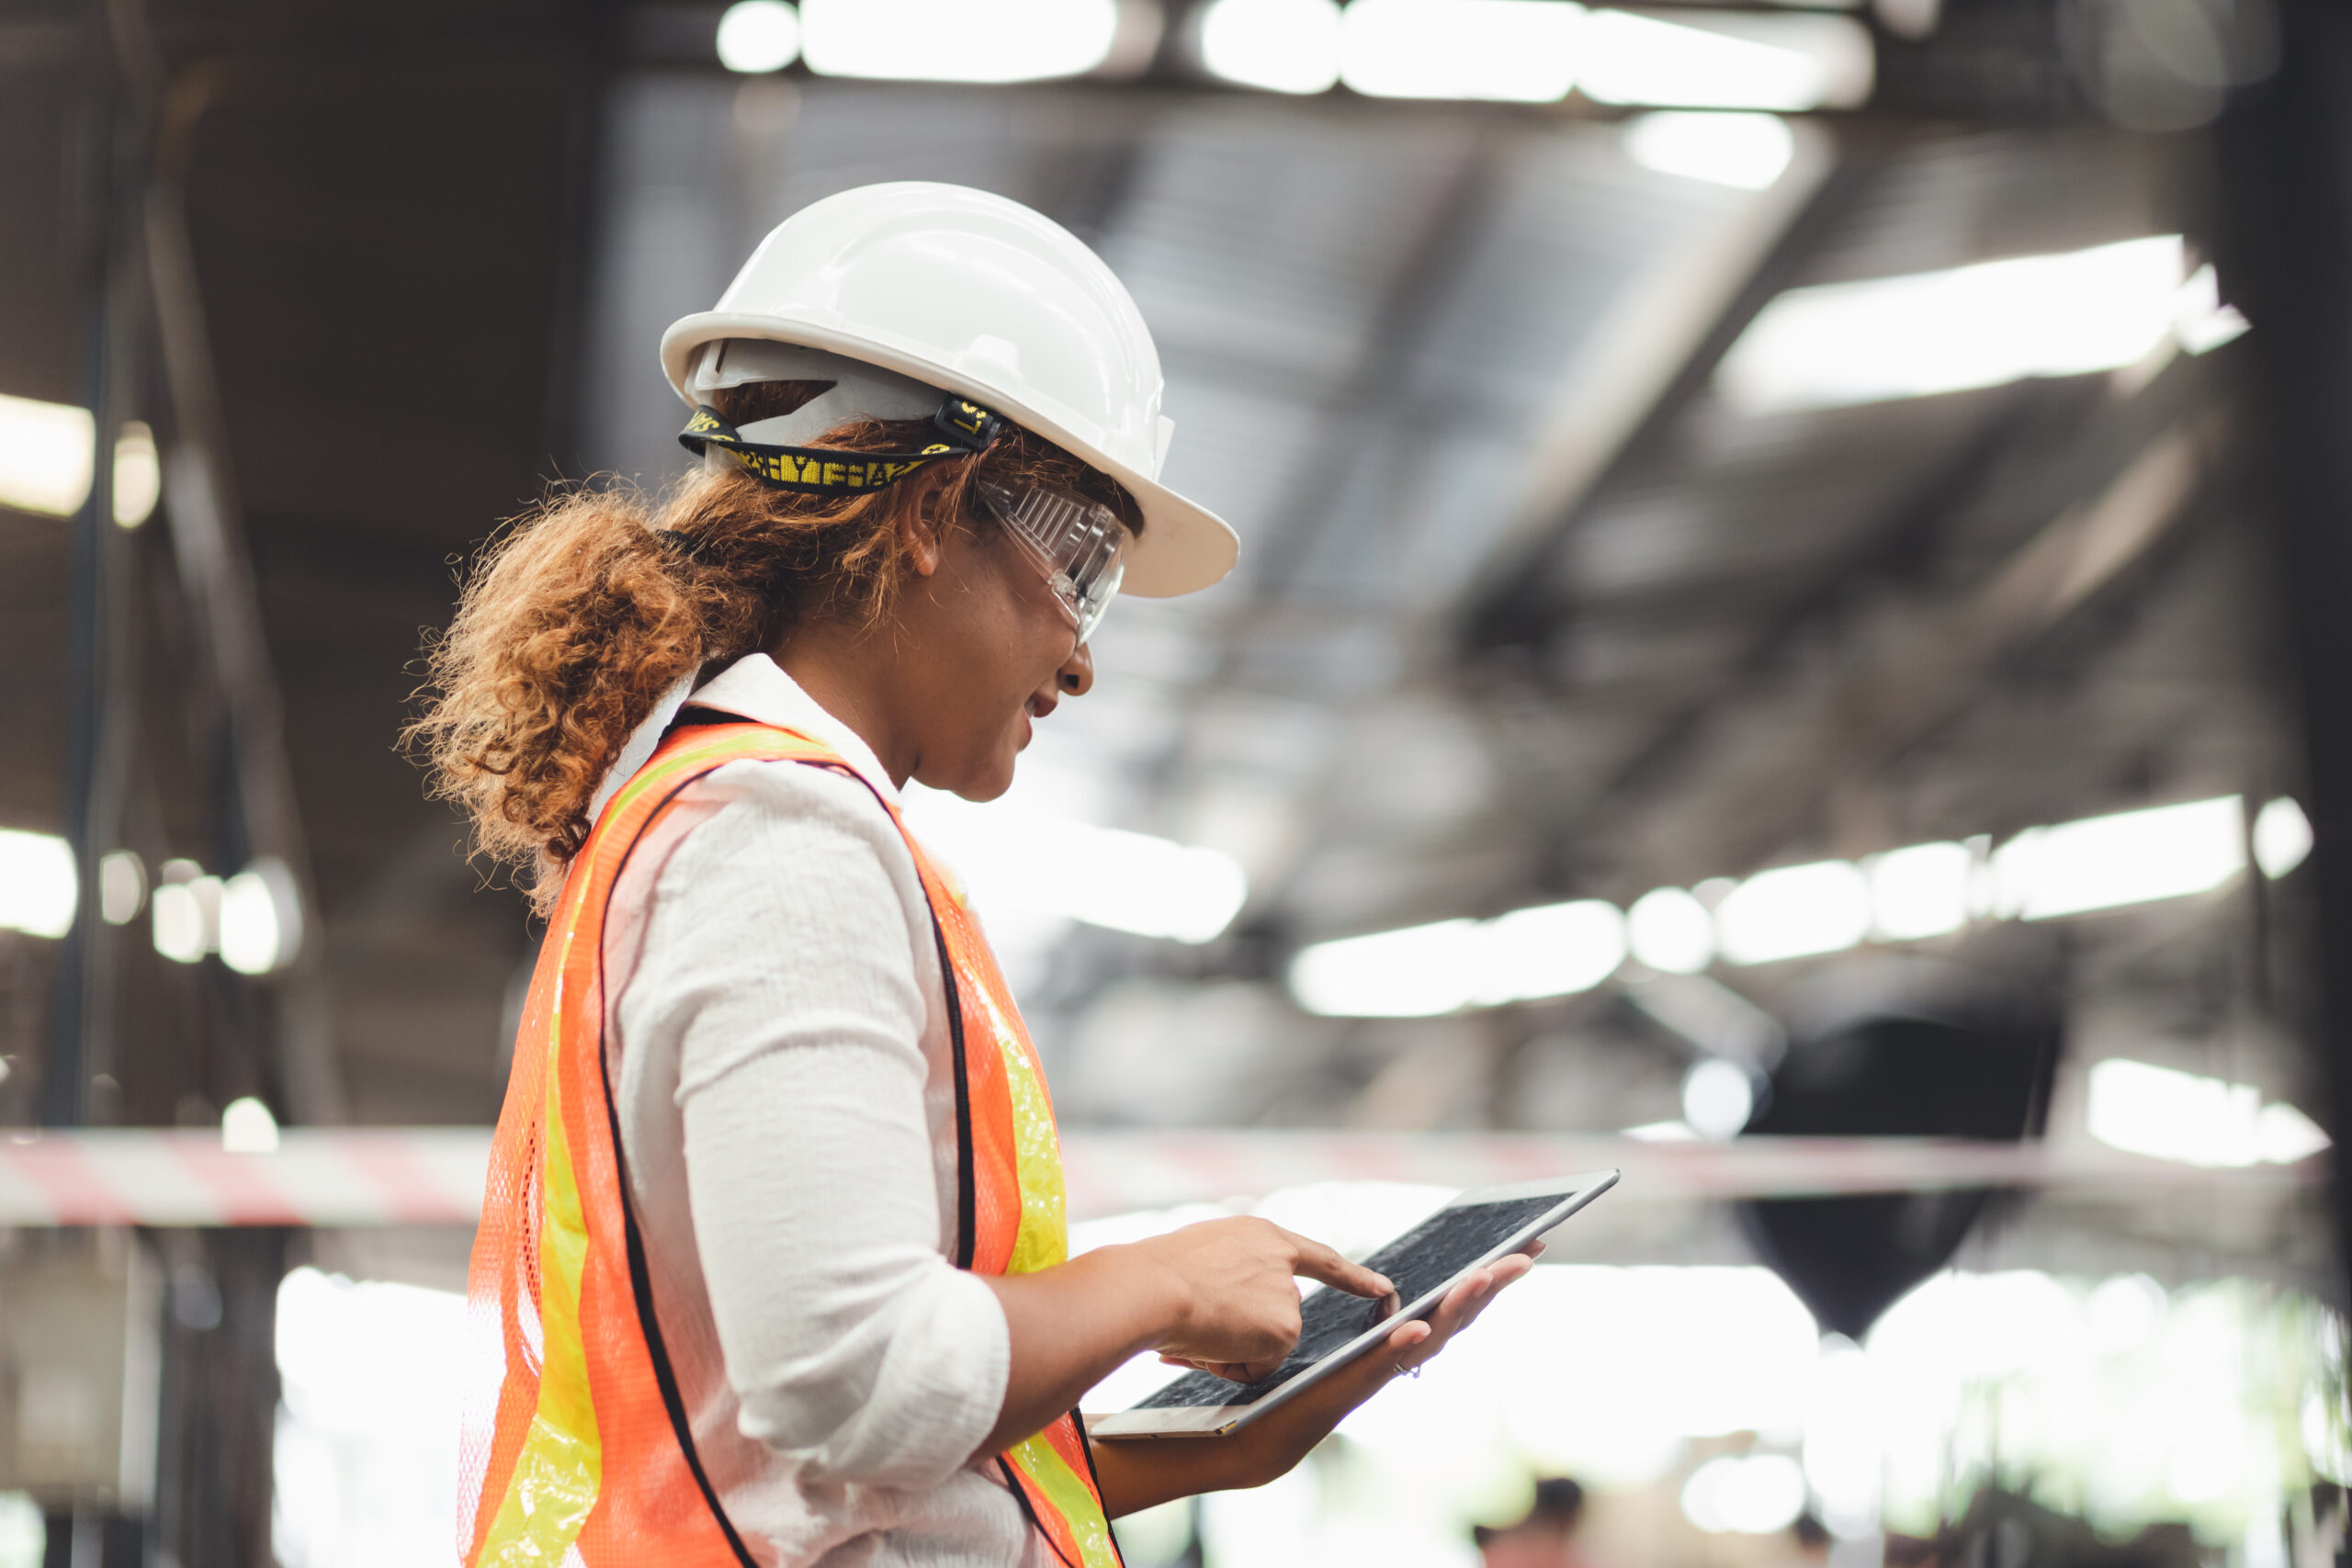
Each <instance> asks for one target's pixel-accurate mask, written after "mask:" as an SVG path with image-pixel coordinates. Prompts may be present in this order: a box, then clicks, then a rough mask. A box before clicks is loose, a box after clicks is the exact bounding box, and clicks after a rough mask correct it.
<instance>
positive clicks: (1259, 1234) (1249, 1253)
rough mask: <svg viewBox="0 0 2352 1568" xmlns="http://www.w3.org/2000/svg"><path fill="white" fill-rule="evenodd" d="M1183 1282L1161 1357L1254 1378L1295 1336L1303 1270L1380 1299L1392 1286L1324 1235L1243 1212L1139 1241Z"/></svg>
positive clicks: (1159, 1346) (1140, 1248)
mask: <svg viewBox="0 0 2352 1568" xmlns="http://www.w3.org/2000/svg"><path fill="white" fill-rule="evenodd" d="M1134 1245H1135V1247H1136V1251H1137V1252H1139V1253H1141V1254H1142V1255H1143V1256H1144V1257H1146V1258H1148V1259H1149V1260H1150V1261H1151V1262H1152V1263H1154V1264H1156V1265H1158V1266H1159V1267H1160V1268H1162V1269H1167V1270H1168V1271H1169V1272H1170V1274H1171V1275H1173V1276H1174V1278H1175V1280H1177V1281H1179V1282H1180V1288H1179V1290H1178V1292H1177V1294H1176V1298H1175V1299H1176V1300H1177V1301H1178V1303H1180V1304H1179V1307H1178V1312H1177V1315H1176V1318H1175V1320H1174V1321H1173V1322H1172V1323H1170V1325H1168V1327H1167V1329H1166V1331H1165V1332H1163V1333H1162V1334H1161V1335H1160V1336H1159V1337H1158V1338H1157V1339H1156V1340H1155V1341H1154V1342H1153V1343H1152V1345H1151V1347H1150V1348H1152V1349H1155V1350H1158V1351H1159V1353H1160V1356H1161V1358H1162V1359H1166V1360H1168V1361H1170V1362H1173V1363H1176V1364H1178V1365H1181V1366H1188V1367H1197V1368H1200V1369H1201V1370H1203V1371H1211V1372H1215V1373H1216V1374H1217V1375H1218V1376H1219V1377H1225V1378H1231V1379H1233V1380H1234V1381H1235V1382H1254V1381H1255V1380H1257V1379H1259V1378H1261V1377H1264V1376H1265V1375H1266V1374H1267V1373H1269V1372H1271V1371H1273V1370H1274V1369H1275V1368H1276V1367H1278V1366H1280V1365H1282V1361H1283V1357H1285V1356H1287V1355H1289V1354H1290V1352H1291V1347H1292V1346H1294V1345H1295V1344H1297V1343H1298V1326H1299V1324H1298V1287H1297V1286H1296V1285H1295V1284H1294V1283H1293V1282H1292V1281H1293V1280H1298V1279H1307V1280H1321V1281H1323V1283H1325V1284H1326V1285H1329V1286H1330V1287H1332V1288H1333V1289H1334V1290H1340V1291H1345V1292H1348V1293H1349V1294H1351V1295H1357V1296H1366V1297H1371V1298H1373V1299H1374V1300H1377V1299H1378V1298H1380V1297H1382V1296H1393V1295H1394V1294H1395V1293H1396V1287H1395V1286H1394V1285H1392V1284H1390V1283H1389V1282H1388V1280H1386V1279H1385V1277H1383V1276H1382V1275H1379V1274H1375V1273H1374V1272H1373V1271H1372V1270H1371V1269H1366V1268H1365V1267H1364V1266H1363V1264H1361V1263H1351V1262H1349V1261H1348V1260H1347V1259H1346V1258H1342V1257H1340V1254H1338V1253H1337V1252H1334V1251H1333V1250H1332V1249H1331V1248H1329V1247H1326V1246H1324V1245H1323V1244H1322V1243H1321V1242H1319V1241H1310V1240H1308V1239H1307V1238H1306V1237H1305V1236H1303V1235H1296V1234H1295V1233H1294V1232H1291V1231H1286V1230H1284V1229H1283V1227H1282V1226H1280V1225H1278V1224H1272V1223H1271V1222H1269V1221H1265V1220H1261V1219H1253V1218H1250V1217H1249V1216H1247V1215H1242V1216H1237V1217H1235V1218H1233V1219H1227V1220H1209V1221H1206V1222H1204V1223H1203V1224H1193V1225H1186V1226H1184V1227H1183V1228H1182V1230H1175V1231H1170V1232H1169V1233H1168V1234H1167V1235H1158V1236H1153V1237H1151V1238H1149V1239H1148V1240H1146V1241H1140V1242H1136V1243H1135V1244H1134Z"/></svg>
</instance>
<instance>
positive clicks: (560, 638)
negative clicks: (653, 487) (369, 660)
mask: <svg viewBox="0 0 2352 1568" xmlns="http://www.w3.org/2000/svg"><path fill="white" fill-rule="evenodd" d="M682 499H683V497H682ZM658 526H659V520H658V519H657V518H656V516H655V515H654V513H653V512H652V509H651V508H650V505H649V504H648V502H647V501H646V498H645V497H644V496H642V495H640V494H639V493H638V492H637V491H632V490H626V489H617V488H616V489H600V490H574V491H570V492H568V493H565V494H562V495H560V496H557V497H554V498H551V499H550V500H549V501H548V502H545V503H544V504H543V505H541V506H540V507H539V508H538V509H537V510H536V511H535V512H534V513H530V514H527V515H526V516H525V517H523V518H522V519H520V520H518V521H517V522H516V524H515V525H514V526H512V527H510V528H508V529H507V530H505V531H504V532H503V534H502V535H501V536H499V537H498V538H497V539H496V540H494V541H493V542H492V544H491V546H490V547H489V548H488V549H487V550H485V551H484V552H483V554H482V556H481V559H480V560H479V561H478V562H477V563H476V565H475V567H474V570H473V571H472V573H471V575H470V577H469V580H468V581H467V582H466V585H465V588H464V592H462V594H461V595H460V596H459V598H458V614H457V617H456V619H455V620H453V621H452V622H451V623H450V626H449V629H448V631H447V633H446V634H445V635H442V636H440V637H435V638H434V639H432V641H431V642H430V643H429V644H428V647H427V649H426V671H427V684H426V688H425V692H426V694H430V695H431V697H432V699H433V700H432V702H431V705H430V706H429V707H428V708H427V709H426V711H425V713H424V716H423V717H422V718H420V719H418V720H417V721H416V723H414V724H413V725H412V726H410V728H409V730H408V734H407V739H408V740H409V742H410V744H411V745H412V746H413V747H415V748H416V749H417V750H420V751H422V752H423V753H424V758H425V760H426V761H427V762H428V763H429V765H430V766H431V768H432V771H433V789H434V793H435V794H436V795H440V796H442V797H443V798H445V799H447V800H450V801H453V802H455V803H456V804H457V805H458V807H460V808H461V809H463V810H464V812H465V813H466V815H467V816H468V817H469V818H471V820H472V823H473V829H474V839H475V845H476V848H477V849H478V850H479V852H481V853H482V854H484V855H486V856H488V857H489V858H490V859H491V860H492V861H493V862H496V863H501V864H503V865H507V866H510V867H512V868H514V869H515V870H516V871H519V872H521V873H523V874H524V878H525V880H526V883H527V885H528V890H529V891H530V892H531V894H532V895H533V897H534V902H535V903H536V904H537V906H538V907H539V908H540V910H541V912H543V913H544V912H545V910H546V909H547V908H548V906H549V905H551V904H552V903H553V902H554V897H555V893H556V891H557V889H558V887H560V885H561V881H562V868H563V866H564V865H565V864H567V863H569V862H570V861H571V857H572V855H573V854H574V853H576V852H578V850H579V848H580V845H581V843H582V840H585V839H586V838H587V836H588V827H589V823H588V818H587V806H588V801H589V799H590V797H591V796H592V795H594V793H595V790H596V785H597V783H598V782H599V781H600V780H601V779H602V778H603V777H604V773H605V769H607V768H609V767H611V766H612V764H613V761H614V759H615V758H616V757H618V756H619V755H620V752H621V748H622V747H623V746H624V745H625V744H627V742H628V737H629V734H630V732H631V731H632V730H634V729H635V728H637V727H638V726H639V724H641V723H643V722H644V720H645V717H646V716H647V715H648V714H650V713H651V712H652V711H653V705H654V702H655V700H656V699H657V698H658V697H660V695H661V694H662V692H663V691H664V690H666V689H667V688H668V687H669V686H670V685H671V684H672V683H673V682H675V681H676V680H677V679H678V678H679V677H680V676H682V675H685V674H688V673H690V672H692V671H695V670H697V669H699V668H700V667H701V666H702V665H703V664H705V663H707V662H708V661H710V660H711V659H712V658H713V657H723V656H724V655H725V654H726V653H727V652H728V651H729V649H723V648H718V649H715V648H714V647H713V646H712V637H711V633H712V632H714V631H718V632H720V633H721V635H722V636H723V635H724V630H725V628H726V627H727V625H728V623H729V622H730V621H735V620H740V616H729V615H725V614H723V613H721V614H719V615H713V614H712V612H713V611H714V610H719V609H721V606H719V605H717V604H712V603H711V602H710V601H711V598H712V595H711V594H709V593H708V592H707V591H705V590H703V588H702V587H701V585H700V584H699V583H698V582H697V581H696V579H697V578H699V577H702V576H704V575H705V574H704V573H702V572H701V571H700V570H698V569H697V568H696V567H695V564H694V563H693V562H692V561H691V560H689V559H688V558H686V555H685V552H684V550H683V549H681V548H679V547H677V546H676V545H673V544H672V543H670V542H668V541H666V540H664V539H663V538H662V536H660V535H659V534H658V533H657V532H656V530H657V528H658ZM721 597H724V596H721ZM738 651H740V650H738Z"/></svg>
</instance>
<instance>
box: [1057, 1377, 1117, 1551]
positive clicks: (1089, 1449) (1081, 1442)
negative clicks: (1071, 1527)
mask: <svg viewBox="0 0 2352 1568" xmlns="http://www.w3.org/2000/svg"><path fill="white" fill-rule="evenodd" d="M1069 1422H1070V1425H1071V1426H1073V1427H1077V1428H1078V1451H1079V1452H1080V1453H1082V1454H1084V1455H1085V1456H1086V1474H1087V1478H1088V1479H1089V1480H1091V1481H1092V1482H1093V1483H1094V1496H1095V1500H1096V1501H1098V1502H1100V1501H1101V1500H1102V1496H1103V1472H1101V1471H1100V1470H1097V1469H1096V1468H1095V1467H1094V1435H1093V1434H1092V1433H1091V1432H1089V1431H1088V1430H1087V1429H1086V1416H1085V1415H1084V1413H1082V1412H1080V1411H1078V1410H1072V1411H1071V1412H1070V1413H1069ZM1103 1534H1104V1535H1107V1536H1109V1537H1110V1538H1111V1555H1112V1556H1113V1557H1114V1558H1115V1559H1117V1561H1118V1563H1119V1568H1127V1553H1126V1549H1125V1548H1124V1547H1122V1546H1121V1545H1120V1544H1119V1527H1118V1526H1116V1525H1114V1524H1113V1523H1112V1522H1111V1510H1110V1509H1109V1508H1107V1507H1106V1508H1104V1509H1103Z"/></svg>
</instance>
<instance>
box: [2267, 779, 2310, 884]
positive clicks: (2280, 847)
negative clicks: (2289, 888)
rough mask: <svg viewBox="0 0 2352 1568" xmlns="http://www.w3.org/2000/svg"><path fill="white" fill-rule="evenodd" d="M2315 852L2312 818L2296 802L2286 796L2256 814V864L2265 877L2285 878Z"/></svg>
mask: <svg viewBox="0 0 2352 1568" xmlns="http://www.w3.org/2000/svg"><path fill="white" fill-rule="evenodd" d="M2311 852H2312V821H2311V818H2308V817H2306V816H2304V815H2303V808H2302V807H2300V806H2298V805H2296V804H2295V803H2294V801H2293V800H2292V799H2290V797H2288V796H2286V795H2280V796H2279V797H2278V799H2276V800H2274V801H2271V802H2270V803H2269V804H2268V805H2267V806H2265V807H2263V808H2262V809H2261V810H2260V811H2258V812H2256V813H2255V818H2254V863H2255V864H2256V865H2258V866H2260V867H2261V868H2262V874H2263V875H2265V876H2267V877H2272V878H2277V877H2281V876H2284V875H2286V874H2288V873H2289V872H2290V871H2292V870H2294V869H2295V868H2296V867H2297V866H2299V865H2301V864H2302V863H2303V859H2304V857H2305V856H2307V855H2309V854H2310V853H2311Z"/></svg>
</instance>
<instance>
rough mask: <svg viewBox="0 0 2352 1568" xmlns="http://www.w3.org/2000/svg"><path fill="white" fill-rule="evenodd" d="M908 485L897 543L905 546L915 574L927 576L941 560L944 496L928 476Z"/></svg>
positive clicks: (901, 508)
mask: <svg viewBox="0 0 2352 1568" xmlns="http://www.w3.org/2000/svg"><path fill="white" fill-rule="evenodd" d="M908 483H909V486H910V494H909V496H908V498H907V504H904V505H902V506H900V507H899V543H901V544H903V545H904V546H905V547H906V549H907V560H908V563H909V564H910V565H911V566H912V567H913V568H914V570H915V575H916V576H917V577H929V576H931V575H932V574H933V573H934V572H936V571H937V570H939V563H940V561H941V559H942V558H943V554H942V549H941V546H942V543H943V540H944V536H945V532H946V530H945V528H944V525H943V524H942V521H941V519H942V517H943V515H944V513H945V512H946V510H947V503H946V497H945V496H944V495H943V494H942V493H941V488H942V487H941V486H940V484H939V481H938V480H936V479H932V478H931V476H929V475H924V476H922V478H920V479H913V480H910V481H908Z"/></svg>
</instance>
